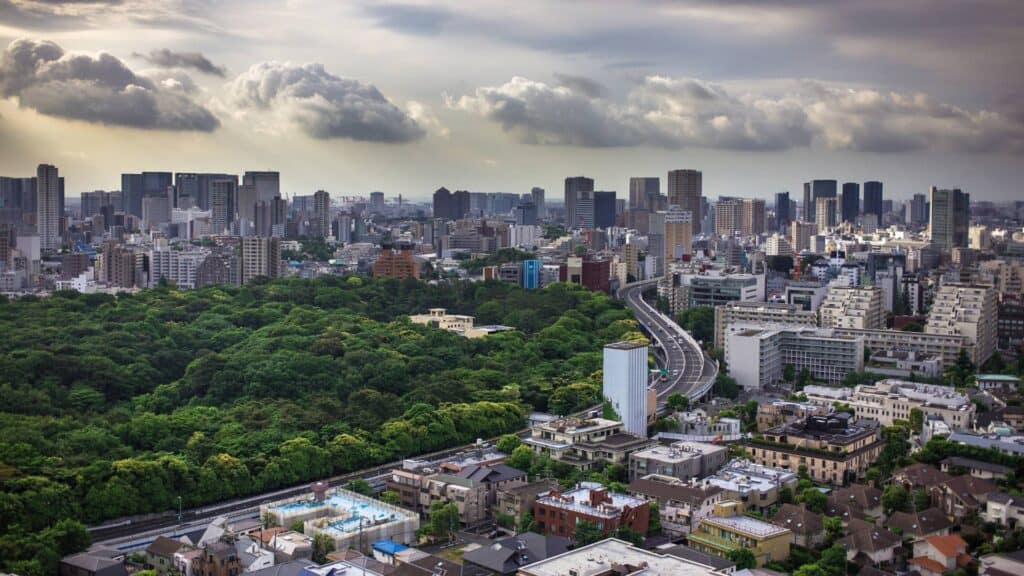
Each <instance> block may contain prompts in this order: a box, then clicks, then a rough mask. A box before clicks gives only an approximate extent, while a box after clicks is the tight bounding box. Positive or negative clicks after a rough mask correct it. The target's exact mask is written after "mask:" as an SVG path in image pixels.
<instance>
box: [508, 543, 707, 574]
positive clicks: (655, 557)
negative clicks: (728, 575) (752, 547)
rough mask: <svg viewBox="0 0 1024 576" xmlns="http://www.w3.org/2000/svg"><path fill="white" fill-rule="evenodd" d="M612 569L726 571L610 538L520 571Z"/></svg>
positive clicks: (605, 571)
mask: <svg viewBox="0 0 1024 576" xmlns="http://www.w3.org/2000/svg"><path fill="white" fill-rule="evenodd" d="M613 566H623V567H625V566H629V567H632V568H633V569H632V570H628V569H627V570H624V571H622V572H621V573H622V574H643V575H644V576H706V575H719V574H725V572H719V571H716V570H715V569H714V568H713V567H711V566H706V565H703V564H699V563H697V562H694V561H692V560H684V559H683V558H679V557H676V556H669V555H664V554H658V553H656V552H650V551H647V550H643V549H641V548H636V547H634V546H632V545H630V544H629V543H627V542H623V541H622V540H616V539H614V538H609V539H607V540H601V541H600V542H595V543H593V544H590V545H588V546H584V547H582V548H577V549H575V550H571V551H569V552H566V553H564V554H559V555H558V556H553V557H551V558H548V559H547V560H541V561H540V562H536V563H534V564H530V565H529V566H527V567H525V568H520V569H519V574H520V575H522V576H566V575H567V574H569V573H570V571H574V572H573V573H575V574H577V575H578V576H597V575H603V574H609V573H610V571H611V570H612V567H613Z"/></svg>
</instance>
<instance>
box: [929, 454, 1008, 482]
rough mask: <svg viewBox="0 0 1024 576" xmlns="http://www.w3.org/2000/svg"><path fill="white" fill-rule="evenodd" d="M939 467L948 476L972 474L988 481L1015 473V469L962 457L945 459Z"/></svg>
mask: <svg viewBox="0 0 1024 576" xmlns="http://www.w3.org/2000/svg"><path fill="white" fill-rule="evenodd" d="M939 466H940V467H941V468H942V471H943V472H945V473H947V474H970V475H971V476H974V477H975V478H985V479H988V480H998V479H1001V478H1006V475H1007V474H1009V473H1011V472H1014V469H1013V468H1010V467H1009V466H1001V465H999V464H992V463H990V462H982V461H981V460H974V459H973V458H964V457H962V456H950V457H949V458H944V459H943V460H942V462H939Z"/></svg>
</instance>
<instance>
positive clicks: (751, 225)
mask: <svg viewBox="0 0 1024 576" xmlns="http://www.w3.org/2000/svg"><path fill="white" fill-rule="evenodd" d="M764 213H765V209H764V200H763V199H761V198H744V199H743V210H742V212H741V214H740V231H741V232H742V233H743V235H744V236H756V235H758V234H764Z"/></svg>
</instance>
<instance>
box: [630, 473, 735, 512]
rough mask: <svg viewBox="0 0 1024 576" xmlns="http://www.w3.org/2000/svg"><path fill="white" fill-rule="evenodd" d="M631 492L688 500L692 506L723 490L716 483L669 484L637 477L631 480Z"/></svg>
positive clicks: (664, 498) (679, 500)
mask: <svg viewBox="0 0 1024 576" xmlns="http://www.w3.org/2000/svg"><path fill="white" fill-rule="evenodd" d="M629 492H631V493H633V494H641V495H643V496H648V497H651V498H656V499H658V500H666V501H675V502H686V503H688V504H690V505H691V506H700V505H701V504H702V503H703V502H704V501H705V500H707V499H708V498H710V497H712V496H714V495H715V494H718V493H719V492H722V488H721V487H720V486H714V485H708V486H690V485H688V484H669V483H667V482H658V481H656V480H647V479H644V478H637V479H636V480H633V481H632V482H630V484H629Z"/></svg>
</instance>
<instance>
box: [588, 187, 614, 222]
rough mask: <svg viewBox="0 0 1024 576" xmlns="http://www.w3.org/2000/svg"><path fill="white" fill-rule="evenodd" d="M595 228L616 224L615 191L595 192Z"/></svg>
mask: <svg viewBox="0 0 1024 576" xmlns="http://www.w3.org/2000/svg"><path fill="white" fill-rule="evenodd" d="M593 198H594V228H611V227H612V226H615V192H594V194H593Z"/></svg>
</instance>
